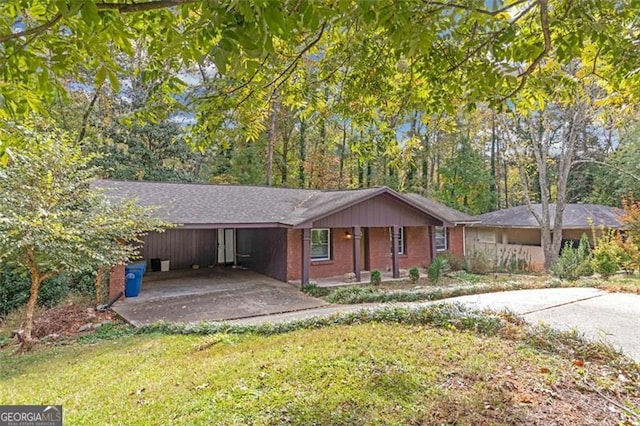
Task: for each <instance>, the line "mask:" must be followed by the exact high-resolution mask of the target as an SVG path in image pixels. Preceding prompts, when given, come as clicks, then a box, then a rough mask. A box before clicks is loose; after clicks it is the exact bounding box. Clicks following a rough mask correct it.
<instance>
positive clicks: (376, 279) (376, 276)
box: [371, 269, 382, 285]
mask: <svg viewBox="0 0 640 426" xmlns="http://www.w3.org/2000/svg"><path fill="white" fill-rule="evenodd" d="M381 282H382V273H380V271H378V270H377V269H374V270H373V271H371V284H373V285H380V283H381Z"/></svg>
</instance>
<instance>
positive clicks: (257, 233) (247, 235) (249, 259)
mask: <svg viewBox="0 0 640 426" xmlns="http://www.w3.org/2000/svg"><path fill="white" fill-rule="evenodd" d="M236 244H237V245H236V247H237V249H236V252H237V263H238V265H242V266H245V267H247V268H249V269H250V270H252V271H255V272H259V273H261V274H264V275H267V276H269V277H272V278H275V279H277V280H280V281H286V280H287V275H286V272H287V271H286V268H287V258H286V256H287V230H286V229H281V228H257V229H238V230H236Z"/></svg>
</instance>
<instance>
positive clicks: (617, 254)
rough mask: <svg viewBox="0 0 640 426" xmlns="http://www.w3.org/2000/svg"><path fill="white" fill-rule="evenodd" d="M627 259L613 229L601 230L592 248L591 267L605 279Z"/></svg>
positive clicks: (616, 270)
mask: <svg viewBox="0 0 640 426" xmlns="http://www.w3.org/2000/svg"><path fill="white" fill-rule="evenodd" d="M627 260H628V254H627V253H626V252H625V250H624V248H623V247H622V242H621V241H620V238H619V236H618V235H617V234H616V233H615V231H609V232H603V233H602V235H600V237H599V238H598V239H597V240H596V248H595V249H594V250H593V260H592V262H591V263H592V265H593V269H594V270H595V271H596V272H597V273H599V274H600V275H602V277H603V278H605V279H607V278H609V277H610V276H611V275H613V274H615V273H616V272H618V270H620V268H621V267H622V266H623V263H625V262H626V261H627Z"/></svg>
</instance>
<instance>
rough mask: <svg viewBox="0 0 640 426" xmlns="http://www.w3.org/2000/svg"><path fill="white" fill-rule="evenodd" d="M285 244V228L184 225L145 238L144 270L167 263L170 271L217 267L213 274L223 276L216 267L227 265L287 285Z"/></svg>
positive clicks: (220, 270) (143, 250)
mask: <svg viewBox="0 0 640 426" xmlns="http://www.w3.org/2000/svg"><path fill="white" fill-rule="evenodd" d="M234 225H235V224H234ZM286 241H287V233H286V229H285V228H276V227H273V228H264V227H261V226H260V225H256V226H248V225H247V224H243V225H235V226H230V225H226V226H224V227H220V225H218V226H216V225H199V226H194V225H184V226H181V227H179V228H175V229H168V230H166V231H165V232H162V233H157V232H154V233H151V234H149V235H147V236H146V237H145V239H144V242H143V247H142V258H143V259H144V260H145V262H146V264H147V270H150V269H151V268H150V267H151V259H161V260H168V261H169V265H170V269H171V270H188V269H192V268H194V267H197V268H198V269H202V268H209V269H210V268H211V267H213V266H216V268H214V270H215V271H217V272H222V271H223V270H224V269H221V268H217V267H218V266H224V265H227V266H236V267H240V268H246V269H250V270H252V271H254V272H258V273H260V274H264V275H267V276H269V277H271V278H275V279H277V280H280V281H286V267H287V265H286ZM223 278H224V277H221V279H223Z"/></svg>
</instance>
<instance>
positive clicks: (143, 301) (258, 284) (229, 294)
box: [113, 269, 326, 326]
mask: <svg viewBox="0 0 640 426" xmlns="http://www.w3.org/2000/svg"><path fill="white" fill-rule="evenodd" d="M149 275H150V276H149V277H148V276H147V275H145V278H143V281H142V290H141V291H140V295H139V296H138V297H130V298H126V299H125V300H122V301H118V302H117V303H116V304H115V305H114V306H113V310H114V311H116V313H118V314H119V315H120V316H121V317H123V318H124V319H125V320H126V321H128V322H129V323H131V324H133V325H136V326H139V325H143V324H148V323H153V322H156V321H159V320H165V321H172V322H200V321H224V320H232V319H237V318H245V317H255V316H263V315H271V314H278V313H282V312H289V311H299V310H305V309H311V308H317V307H320V306H323V305H326V302H324V301H323V300H320V299H316V298H314V297H310V296H307V295H306V294H304V293H302V292H301V291H300V290H299V289H298V288H296V287H295V286H293V285H291V284H287V283H283V282H281V281H278V280H274V279H272V278H269V277H267V276H264V275H261V274H257V273H255V272H251V271H234V270H230V269H215V270H204V271H176V272H175V273H168V274H161V273H157V275H155V276H154V275H153V274H149Z"/></svg>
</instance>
